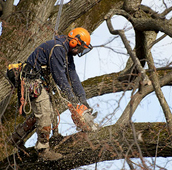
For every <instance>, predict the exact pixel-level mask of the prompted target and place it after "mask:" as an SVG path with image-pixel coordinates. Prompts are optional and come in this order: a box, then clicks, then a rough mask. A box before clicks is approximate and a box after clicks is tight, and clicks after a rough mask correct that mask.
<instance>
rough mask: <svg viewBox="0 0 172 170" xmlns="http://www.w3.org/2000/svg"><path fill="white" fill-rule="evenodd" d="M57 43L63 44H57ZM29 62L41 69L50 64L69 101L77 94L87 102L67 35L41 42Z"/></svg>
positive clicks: (81, 100) (82, 100) (53, 74)
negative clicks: (70, 51) (42, 66)
mask: <svg viewBox="0 0 172 170" xmlns="http://www.w3.org/2000/svg"><path fill="white" fill-rule="evenodd" d="M56 44H59V45H61V46H55V45H56ZM50 53H51V56H50ZM66 58H67V59H66ZM27 62H28V63H30V64H31V65H32V66H33V68H36V69H37V70H39V69H41V65H46V66H48V68H49V69H50V72H51V73H52V76H53V78H54V80H55V82H56V83H57V85H58V86H59V87H60V89H61V90H62V92H64V93H65V94H66V96H68V100H69V101H73V100H74V94H75V95H76V96H77V97H78V98H79V101H80V102H81V103H83V104H84V102H86V95H85V91H84V89H83V87H82V85H81V82H80V80H79V77H78V75H77V73H76V70H75V64H74V60H73V55H72V54H70V53H69V41H68V39H67V37H66V36H64V35H61V36H56V37H55V39H54V40H50V41H47V42H45V43H43V44H41V45H40V46H39V47H37V48H36V49H35V51H34V52H33V53H32V54H31V55H30V56H29V57H28V59H27ZM67 72H68V73H67ZM68 75H69V78H70V82H71V86H72V87H71V86H70V84H69V81H68ZM73 92H74V94H73Z"/></svg>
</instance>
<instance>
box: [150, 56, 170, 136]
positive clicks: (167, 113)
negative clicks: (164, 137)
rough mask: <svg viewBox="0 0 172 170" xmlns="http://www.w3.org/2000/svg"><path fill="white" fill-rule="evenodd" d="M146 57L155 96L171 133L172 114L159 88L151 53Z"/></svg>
mask: <svg viewBox="0 0 172 170" xmlns="http://www.w3.org/2000/svg"><path fill="white" fill-rule="evenodd" d="M147 59H148V66H149V69H151V70H152V72H151V76H150V77H151V81H152V85H153V87H154V90H155V93H156V96H157V98H158V100H159V102H160V104H161V107H162V110H163V112H164V115H165V118H166V122H167V127H168V130H169V133H170V134H172V114H171V111H170V108H169V106H168V103H167V101H166V99H165V97H164V95H163V92H162V90H161V86H160V84H159V80H158V76H157V74H156V68H155V66H154V61H153V57H152V55H151V54H149V55H148V56H147Z"/></svg>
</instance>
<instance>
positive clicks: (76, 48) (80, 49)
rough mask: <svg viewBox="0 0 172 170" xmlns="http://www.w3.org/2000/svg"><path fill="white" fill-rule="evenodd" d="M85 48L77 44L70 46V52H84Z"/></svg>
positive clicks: (73, 53)
mask: <svg viewBox="0 0 172 170" xmlns="http://www.w3.org/2000/svg"><path fill="white" fill-rule="evenodd" d="M83 50H84V47H82V46H80V45H77V46H76V47H75V48H70V50H69V52H70V53H72V55H77V54H79V53H82V52H83Z"/></svg>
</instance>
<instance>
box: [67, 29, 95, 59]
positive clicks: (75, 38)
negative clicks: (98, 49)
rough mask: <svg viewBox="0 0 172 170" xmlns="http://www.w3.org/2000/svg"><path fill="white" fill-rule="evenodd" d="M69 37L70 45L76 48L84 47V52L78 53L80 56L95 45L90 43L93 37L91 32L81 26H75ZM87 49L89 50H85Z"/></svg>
mask: <svg viewBox="0 0 172 170" xmlns="http://www.w3.org/2000/svg"><path fill="white" fill-rule="evenodd" d="M68 37H69V38H70V41H69V46H70V47H71V48H75V47H77V46H80V47H82V49H83V51H85V52H84V53H83V52H82V54H78V55H79V56H82V55H84V54H86V53H87V52H89V51H90V50H91V49H92V48H93V47H92V46H91V44H90V41H91V37H90V34H89V32H88V31H87V30H86V29H84V28H81V27H78V28H75V29H73V30H72V31H70V32H69V34H68ZM85 49H87V50H85Z"/></svg>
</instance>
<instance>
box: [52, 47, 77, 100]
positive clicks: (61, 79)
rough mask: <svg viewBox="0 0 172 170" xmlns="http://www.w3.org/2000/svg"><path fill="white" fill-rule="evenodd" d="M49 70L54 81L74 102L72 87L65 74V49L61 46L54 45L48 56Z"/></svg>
mask: <svg viewBox="0 0 172 170" xmlns="http://www.w3.org/2000/svg"><path fill="white" fill-rule="evenodd" d="M50 70H51V73H52V76H53V79H54V81H55V82H56V84H57V85H58V86H59V87H60V89H61V91H62V92H63V93H64V94H65V96H66V97H67V98H68V100H69V101H70V102H72V103H73V102H75V97H74V94H73V92H72V88H71V86H70V84H69V82H68V79H67V76H66V60H65V51H64V49H62V47H55V48H54V50H53V53H52V56H51V57H50Z"/></svg>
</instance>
